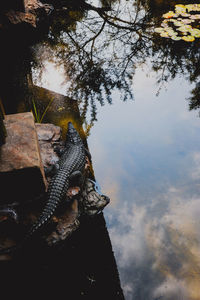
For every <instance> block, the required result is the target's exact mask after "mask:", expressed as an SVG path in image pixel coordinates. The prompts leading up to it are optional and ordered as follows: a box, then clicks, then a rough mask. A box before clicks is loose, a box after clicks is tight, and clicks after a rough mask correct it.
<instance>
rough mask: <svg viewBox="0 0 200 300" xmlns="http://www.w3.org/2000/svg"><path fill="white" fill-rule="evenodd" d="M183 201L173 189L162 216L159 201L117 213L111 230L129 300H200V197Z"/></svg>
mask: <svg viewBox="0 0 200 300" xmlns="http://www.w3.org/2000/svg"><path fill="white" fill-rule="evenodd" d="M182 196H183V195H182V191H180V190H178V189H177V188H173V187H171V188H170V189H169V191H168V194H167V197H165V201H167V202H168V209H167V210H166V212H165V213H164V214H163V215H162V216H160V215H159V214H157V206H158V202H157V201H155V202H154V203H152V204H151V208H150V207H147V206H138V205H135V204H134V205H132V206H131V208H130V206H128V205H127V204H125V205H124V207H123V208H122V209H119V208H118V209H116V212H115V216H117V217H116V220H115V222H114V223H113V226H111V228H110V230H109V231H110V235H111V240H112V244H113V247H114V249H115V254H116V257H117V261H118V266H119V269H120V274H121V281H122V286H123V289H124V293H125V296H126V299H128V300H131V299H145V300H148V299H151V300H154V299H166V300H168V299H169V300H172V299H173V300H174V299H183V300H197V299H199V296H200V285H199V282H200V247H199V244H200V222H199V221H198V219H199V218H198V217H199V214H200V198H194V199H183V198H182ZM158 215H159V216H158ZM110 217H111V215H109V214H108V216H107V218H108V221H109V218H110Z"/></svg>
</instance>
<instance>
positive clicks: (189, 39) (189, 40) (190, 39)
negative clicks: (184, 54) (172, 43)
mask: <svg viewBox="0 0 200 300" xmlns="http://www.w3.org/2000/svg"><path fill="white" fill-rule="evenodd" d="M182 40H184V41H185V42H193V41H194V40H195V38H194V37H193V36H192V35H187V36H182Z"/></svg>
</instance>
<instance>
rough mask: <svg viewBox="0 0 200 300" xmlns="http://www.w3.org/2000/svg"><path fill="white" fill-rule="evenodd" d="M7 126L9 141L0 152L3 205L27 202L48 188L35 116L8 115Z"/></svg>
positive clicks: (29, 114)
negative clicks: (46, 186)
mask: <svg viewBox="0 0 200 300" xmlns="http://www.w3.org/2000/svg"><path fill="white" fill-rule="evenodd" d="M4 122H5V127H6V130H7V137H6V143H5V144H4V145H3V146H2V147H1V148H0V191H1V203H0V204H2V203H5V202H6V203H7V202H9V203H10V202H16V201H17V202H18V201H23V200H28V199H30V197H35V196H36V195H39V194H40V193H42V192H44V191H45V185H46V180H45V176H44V170H43V166H42V163H41V157H40V151H39V145H38V139H37V133H36V129H35V123H34V118H33V115H32V113H29V112H28V113H20V114H13V115H7V116H6V117H5V121H4Z"/></svg>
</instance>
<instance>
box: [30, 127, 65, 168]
mask: <svg viewBox="0 0 200 300" xmlns="http://www.w3.org/2000/svg"><path fill="white" fill-rule="evenodd" d="M35 126H36V130H37V135H38V141H39V146H40V153H41V158H42V163H43V166H44V167H48V166H50V165H52V164H54V163H56V162H57V161H58V160H59V157H58V156H57V154H56V153H55V152H54V147H53V145H54V144H55V143H59V141H60V138H61V128H60V127H58V126H55V125H53V124H40V123H36V124H35Z"/></svg>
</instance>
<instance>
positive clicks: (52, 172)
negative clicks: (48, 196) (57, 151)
mask: <svg viewBox="0 0 200 300" xmlns="http://www.w3.org/2000/svg"><path fill="white" fill-rule="evenodd" d="M58 170H59V164H57V163H55V164H54V165H51V166H49V167H44V172H45V176H50V177H52V176H53V175H55V174H56V173H57V172H58Z"/></svg>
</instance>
